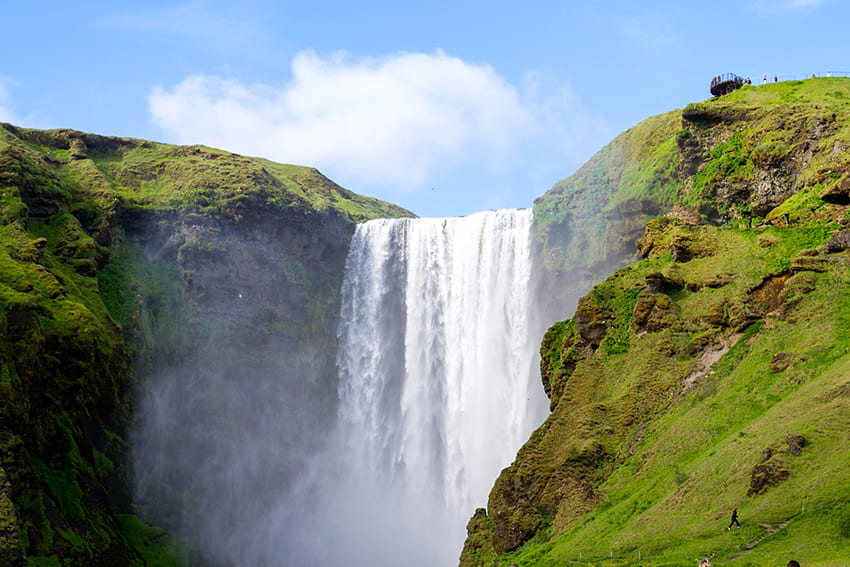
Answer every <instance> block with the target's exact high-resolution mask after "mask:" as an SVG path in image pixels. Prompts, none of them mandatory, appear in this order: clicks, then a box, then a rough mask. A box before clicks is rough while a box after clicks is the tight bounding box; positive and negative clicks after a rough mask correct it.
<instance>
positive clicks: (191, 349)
mask: <svg viewBox="0 0 850 567" xmlns="http://www.w3.org/2000/svg"><path fill="white" fill-rule="evenodd" d="M408 214H409V213H407V212H406V211H403V210H401V209H398V208H396V207H392V206H390V205H387V204H385V203H382V202H379V201H376V200H374V199H368V198H364V197H360V196H358V195H355V194H353V193H351V192H349V191H347V190H345V189H343V188H341V187H339V186H337V185H336V184H334V183H333V182H331V181H329V180H328V179H327V178H325V177H323V176H322V175H321V174H320V173H319V172H317V171H315V170H313V169H308V168H302V167H296V166H288V165H281V164H275V163H271V162H268V161H265V160H259V159H252V158H245V157H242V156H237V155H234V154H230V153H227V152H221V151H218V150H213V149H210V148H204V147H176V146H169V145H164V144H155V143H151V142H144V141H140V140H130V139H118V138H106V137H100V136H93V135H89V134H83V133H80V132H74V131H68V130H57V131H46V132H44V131H34V130H24V129H19V128H15V127H13V126H10V125H0V446H2V453H0V564H3V565H22V564H24V562H25V561H26V564H28V565H93V564H101V565H131V564H137V565H143V564H146V565H171V564H178V563H180V561H181V560H180V555H181V554H180V553H179V552H178V550H177V549H175V548H173V547H172V546H170V544H169V543H168V541H167V539H165V538H163V535H162V532H161V531H160V530H157V529H155V528H151V527H149V526H146V525H145V524H144V523H143V522H141V521H140V520H139V519H138V518H137V517H136V516H134V515H132V514H133V511H132V510H131V508H130V498H129V485H130V483H129V479H128V474H129V473H128V467H127V462H128V451H127V448H128V444H127V440H126V436H127V431H128V426H129V423H128V422H129V419H130V416H131V410H133V408H132V407H131V404H132V400H133V399H134V396H132V395H131V394H132V393H133V392H135V391H136V390H137V389H138V388H140V387H141V388H142V390H144V388H146V387H147V384H148V376H149V374H150V373H151V372H152V369H153V368H162V367H168V366H169V365H172V366H173V365H175V364H178V361H181V360H184V359H186V357H191V356H195V357H197V356H202V355H203V354H204V352H206V351H205V350H204V349H209V348H211V347H210V345H211V344H214V345H218V347H215V348H219V350H222V348H224V347H221V345H228V346H227V348H224V351H225V352H228V349H229V353H230V354H231V356H230V362H231V364H233V365H238V364H242V365H245V364H254V365H257V366H261V365H263V364H265V363H267V359H271V358H275V357H277V358H286V357H287V353H288V352H290V351H296V350H298V348H299V347H300V346H302V345H305V344H309V345H311V347H313V348H315V349H319V350H321V351H324V354H326V355H327V353H328V352H332V351H333V349H334V348H335V346H334V345H335V337H334V324H333V320H334V318H335V316H336V302H337V293H338V291H337V290H338V288H339V280H340V278H341V277H342V267H343V262H344V259H345V252H346V250H347V242H348V239H349V237H350V235H351V233H352V232H353V227H354V223H355V222H358V221H361V220H365V219H367V218H373V217H379V216H380V217H383V216H399V215H408ZM270 298H273V299H275V302H274V304H275V305H277V306H279V307H280V308H279V309H268V308H265V306H266V305H267V304H270V303H272V302H271V301H269V300H270ZM153 336H157V337H158V339H157V341H156V342H154V341H153V338H152V337H153ZM270 340H274V341H277V345H279V349H276V350H275V351H274V352H270V351H269V349H266V351H264V352H265V354H264V355H261V356H256V352H257V350H256V348H253V350H252V347H256V345H258V344H261V343H262V342H263V341H270ZM240 353H242V354H240ZM245 353H254V355H253V356H251V358H250V360H246V358H247V357H248V355H247V354H245ZM328 360H331V361H332V360H333V356H332V354H331V356H329V357H328V356H320V357H317V356H315V354H314V355H313V356H312V357H311V356H308V355H306V354H304V353H301V355H300V356H299V357H298V358H297V359H296V358H294V357H289V358H286V361H285V362H286V363H287V364H290V365H291V366H292V367H293V368H296V369H297V372H294V373H293V379H295V380H303V381H304V384H303V387H302V388H301V390H302V391H303V392H304V394H303V395H304V396H307V397H310V396H321V397H322V398H328V397H332V393H331V394H329V393H328V387H327V383H326V382H325V383H323V382H322V381H323V380H327V375H328V372H329V371H328V368H327V364H328V362H327V361H328ZM175 383H177V382H175ZM329 403H331V402H327V403H326V405H328V404H329ZM329 409H330V410H332V408H329ZM222 417H223V418H226V417H227V416H226V413H222ZM207 435H209V434H207ZM207 438H208V437H207ZM203 439H204V436H203V435H201V436H200V441H198V442H202V441H203ZM24 557H26V560H25V559H24Z"/></svg>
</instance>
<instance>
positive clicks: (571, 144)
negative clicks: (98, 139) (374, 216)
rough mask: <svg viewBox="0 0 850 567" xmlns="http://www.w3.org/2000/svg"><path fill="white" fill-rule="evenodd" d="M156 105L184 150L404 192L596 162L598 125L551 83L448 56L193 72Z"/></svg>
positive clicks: (339, 59) (317, 59)
mask: <svg viewBox="0 0 850 567" xmlns="http://www.w3.org/2000/svg"><path fill="white" fill-rule="evenodd" d="M149 108H150V112H151V114H152V116H153V120H154V122H155V123H156V124H157V125H158V126H159V127H161V128H162V129H163V130H164V131H166V132H167V133H168V134H169V136H170V139H171V140H172V141H174V142H177V143H204V144H207V145H212V146H217V147H221V148H225V149H229V150H231V151H236V152H239V153H243V154H252V155H261V156H265V157H269V158H272V159H275V160H277V161H284V162H289V163H299V164H305V165H313V166H317V167H320V168H322V169H325V170H326V171H332V172H333V175H334V176H343V177H342V178H341V179H345V180H346V182H349V181H356V182H358V183H365V184H378V185H382V186H393V187H394V188H396V189H398V190H405V189H406V190H412V189H416V188H421V186H422V185H423V184H424V183H426V182H427V180H428V179H430V178H432V176H433V175H434V174H435V172H437V171H438V170H439V171H441V172H442V171H444V170H445V169H447V168H452V167H465V166H468V164H470V163H478V164H481V165H482V166H484V167H488V168H490V169H492V170H498V169H499V168H512V167H523V166H529V164H530V163H531V162H532V161H534V160H538V161H539V160H541V159H546V158H547V156H548V158H549V159H552V160H561V167H562V168H563V165H564V164H565V162H569V161H572V159H576V160H578V159H583V158H585V157H587V156H586V155H585V154H586V152H583V151H582V148H584V147H586V144H583V143H582V140H586V139H588V138H594V134H593V132H594V130H596V131H598V130H599V128H595V127H594V125H592V124H590V123H591V122H592V121H593V119H591V118H587V117H586V114H585V113H583V112H581V110H580V105H579V103H578V101H577V100H576V99H575V97H574V96H572V95H571V93H570V91H569V89H567V88H564V87H562V86H559V85H557V83H556V82H555V81H553V80H552V79H551V78H548V77H545V76H544V75H529V76H528V77H526V79H525V80H524V81H523V82H522V84H521V85H519V86H517V85H513V84H511V83H509V82H508V81H507V80H506V79H505V78H503V77H502V76H501V75H499V74H498V73H497V72H496V71H495V70H494V69H493V68H492V67H490V66H487V65H479V64H473V63H468V62H465V61H463V60H461V59H458V58H456V57H451V56H449V55H446V54H445V53H443V52H440V51H438V52H435V53H431V54H423V53H398V54H393V55H388V56H384V57H369V58H356V57H353V56H351V55H348V54H345V53H337V54H334V55H331V56H327V57H322V56H319V55H317V54H316V53H314V52H312V51H303V52H300V53H299V54H297V55H296V56H295V58H294V59H293V61H292V65H291V80H290V81H289V82H288V83H286V84H284V85H279V86H274V85H261V84H256V85H246V84H244V83H242V82H240V81H238V80H234V79H227V78H222V77H218V76H211V75H194V76H190V77H187V78H185V79H184V80H183V81H181V82H180V83H178V84H177V85H175V86H173V87H170V88H162V87H159V88H156V89H154V90H153V92H152V93H151V95H150V97H149ZM608 134H609V132H607V131H606V132H605V133H604V135H605V136H607V135H608ZM593 149H595V148H593Z"/></svg>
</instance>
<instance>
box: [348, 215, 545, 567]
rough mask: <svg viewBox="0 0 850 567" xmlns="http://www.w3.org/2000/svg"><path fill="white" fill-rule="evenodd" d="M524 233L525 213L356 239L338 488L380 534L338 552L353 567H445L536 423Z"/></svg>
mask: <svg viewBox="0 0 850 567" xmlns="http://www.w3.org/2000/svg"><path fill="white" fill-rule="evenodd" d="M532 222H533V218H532V212H531V211H530V210H498V211H490V212H485V213H479V214H475V215H471V216H468V217H463V218H447V219H399V220H376V221H371V222H368V223H365V224H363V225H361V226H359V227H358V229H357V232H356V234H355V235H354V238H353V241H352V244H351V249H350V252H349V255H348V260H347V263H346V275H345V281H344V284H343V290H342V309H341V317H340V326H339V339H340V347H339V356H338V361H337V364H338V368H339V373H340V386H339V393H340V410H339V431H338V436H337V437H336V441H337V442H338V445H337V446H336V448H335V456H336V457H337V458H338V459H340V461H339V462H340V463H344V464H343V465H342V467H341V470H344V472H345V474H344V475H342V476H341V478H340V479H337V481H336V482H337V484H336V486H343V487H344V489H343V490H344V492H346V493H349V492H351V493H355V494H357V500H358V505H357V506H358V510H357V513H358V514H362V518H363V520H364V521H365V522H366V523H367V524H370V523H371V524H373V525H374V526H376V527H377V528H379V529H376V530H375V531H374V532H372V531H371V530H366V533H365V534H361V535H359V536H358V537H357V538H355V542H356V543H357V545H356V546H355V547H354V548H353V549H348V550H345V557H348V558H349V559H350V558H352V557H353V556H355V555H356V554H357V553H358V552H359V551H360V550H361V549H364V550H366V554H365V556H364V557H363V561H364V562H363V563H360V562H358V561H355V562H354V564H355V565H368V564H372V565H375V564H377V565H385V564H390V563H382V562H378V563H375V562H374V559H376V558H375V556H374V553H375V552H374V550H375V549H376V547H377V548H383V551H382V552H384V551H385V552H386V553H387V555H386V557H385V560H386V561H392V564H399V563H401V562H404V563H405V564H411V563H412V564H414V565H416V564H419V563H421V564H422V565H452V564H455V563H456V561H457V558H458V555H459V553H460V547H461V545H462V543H463V539H464V537H465V529H464V528H465V522H466V521H467V520H468V519H469V517H470V516H471V514H472V512H473V511H474V509H475V508H476V507H478V506H485V505H486V498H487V493H488V491H489V489H490V487H491V486H492V484H493V481H494V480H495V478H496V476H497V475H498V473H499V471H500V470H501V469H502V468H503V467H505V466H507V465H508V464H510V462H511V461H512V459H513V457H514V455H515V454H516V451H517V449H518V448H519V447H520V446H521V444H522V443H523V442H524V441H525V440H526V439H527V438H528V436H529V434H530V432H531V431H532V429H533V428H534V427H535V426H536V425H538V424H539V423H540V422H541V421H542V419H543V417H544V415H545V412H546V407H547V400H546V398H545V396H544V394H543V389H542V387H541V385H540V379H539V371H538V368H537V349H538V348H539V342H540V338H541V336H542V330H541V329H533V328H531V326H530V325H531V323H530V322H531V303H530V301H531V298H530V296H531V290H530V282H531V277H532V261H531V227H532ZM343 467H344V468H343ZM332 492H334V491H332ZM364 496H365V497H364ZM346 498H347V495H346V494H345V493H343V494H335V495H334V497H333V499H332V501H333V502H336V503H339V502H341V501H344V500H345V499H346ZM343 527H344V526H343ZM369 533H374V535H375V539H374V542H373V543H372V544H367V545H363V544H365V543H366V541H367V540H368V535H369ZM349 564H350V563H349Z"/></svg>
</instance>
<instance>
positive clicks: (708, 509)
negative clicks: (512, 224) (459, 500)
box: [461, 79, 850, 566]
mask: <svg viewBox="0 0 850 567" xmlns="http://www.w3.org/2000/svg"><path fill="white" fill-rule="evenodd" d="M848 103H850V80H847V79H817V80H812V81H800V82H791V83H778V84H773V85H768V86H765V87H745V88H743V89H741V90H739V91H736V92H735V93H733V94H730V95H728V96H725V97H722V98H719V99H713V100H710V101H706V102H703V103H699V104H693V105H689V106H688V107H687V108H686V109H684V110H683V111H681V112H674V113H668V114H665V115H662V116H659V117H654V118H652V119H650V120H648V121H646V122H644V123H641V124H640V125H638V126H636V127H635V128H633V129H632V130H630V131H628V132H625V133H624V134H622V135H621V136H620V137H618V138H617V139H616V140H615V141H614V142H612V144H611V145H609V146H608V147H607V148H605V149H603V150H602V151H600V153H599V154H597V156H595V157H594V158H593V159H592V160H591V161H590V162H588V164H586V165H585V166H584V167H583V168H582V169H580V170H579V172H577V173H576V175H575V176H573V177H572V178H570V179H568V180H565V181H563V182H561V183H559V184H558V185H556V186H555V187H554V188H553V190H552V191H550V192H549V193H547V195H545V196H544V197H542V198H541V199H539V200H538V201H537V203H536V205H535V214H536V216H537V219H538V225H539V226H540V227H542V235H543V238H544V250H548V251H549V252H552V251H553V250H554V251H555V252H558V253H562V254H565V255H569V254H571V253H573V252H574V250H573V249H572V248H570V246H572V245H575V246H576V248H577V249H578V250H580V251H587V250H601V252H600V253H601V254H602V255H601V256H596V257H595V258H596V259H597V261H599V262H602V261H603V260H604V254H618V253H619V254H620V256H619V257H620V258H621V259H626V258H628V253H627V252H624V251H620V252H618V251H617V250H612V249H610V248H609V246H610V243H611V242H612V240H611V233H610V230H611V229H605V230H608V232H607V233H605V232H604V231H603V230H601V229H599V228H596V229H593V228H591V229H588V228H587V227H593V226H596V227H599V226H602V225H603V224H604V223H602V222H601V221H600V220H599V218H591V219H590V220H585V219H584V218H583V217H582V215H581V214H577V215H572V211H573V210H580V209H581V207H582V206H584V205H583V203H585V202H586V201H587V200H589V199H590V198H591V195H593V193H594V191H595V192H596V194H597V195H598V196H599V197H600V198H601V200H602V203H603V204H602V205H601V206H600V211H599V213H598V214H602V212H601V209H602V208H606V207H607V210H609V211H610V210H611V206H612V204H613V203H617V204H618V205H617V206H619V211H620V212H622V211H624V210H626V209H625V208H624V207H623V205H622V204H623V203H627V202H628V201H629V199H632V198H639V196H641V195H653V197H652V199H653V202H654V203H655V204H658V205H660V208H659V210H658V213H660V214H654V215H652V214H651V213H650V216H655V217H656V218H655V219H654V220H650V221H649V222H647V220H648V219H646V216H647V211H651V208H649V207H647V206H644V207H642V208H637V207H635V208H633V210H632V212H631V213H629V214H632V215H634V218H638V219H642V220H641V221H640V222H641V225H642V226H644V229H643V237H642V238H641V239H640V241H639V242H638V248H639V251H640V254H641V258H642V259H640V260H639V261H636V262H633V263H631V264H630V265H628V266H626V267H624V268H622V269H619V270H617V271H615V272H614V273H613V275H610V276H609V277H607V279H605V280H604V281H602V282H601V283H598V284H597V285H596V286H594V287H593V289H592V290H591V291H590V292H589V293H588V294H587V295H586V296H585V297H584V298H582V299H581V300H580V301H579V302H578V307H577V309H576V313H575V316H574V317H573V318H572V319H569V320H567V321H564V322H561V323H557V324H555V325H554V326H553V327H552V328H550V330H549V331H548V332H547V334H546V336H545V338H544V340H543V345H542V347H541V371H542V377H543V383H544V386H545V388H546V392H547V394H548V395H549V397H550V399H551V401H552V404H551V407H552V413H551V415H550V416H549V418H548V419H547V421H546V422H545V423H544V424H543V425H542V426H541V427H540V428H539V429H538V431H536V432H535V433H534V434H533V435H532V437H531V439H529V441H528V442H527V443H526V445H525V446H524V447H523V448H522V449H521V450H520V452H519V453H518V455H517V458H516V461H515V462H514V463H513V464H512V465H511V467H509V468H508V469H505V471H503V473H502V475H501V476H500V478H499V479H498V480H497V482H496V484H495V486H494V488H493V491H492V492H491V495H490V500H489V503H488V508H487V510H486V511H485V510H480V511H478V512H477V513H476V518H477V519H476V518H474V519H473V520H474V521H472V522H470V535H469V538H468V540H467V544H466V546H465V549H464V552H463V555H462V557H461V565H465V566H467V565H468V566H471V565H481V566H484V565H509V564H511V563H517V564H518V565H520V566H532V565H533V566H549V565H551V566H555V565H564V564H575V565H600V566H602V565H604V566H626V565H647V566H662V565H664V566H667V565H696V563H697V561H698V559H699V558H700V557H705V556H707V557H710V558H711V559H712V563H720V564H729V565H741V566H744V565H784V564H785V563H787V562H788V561H789V560H790V559H798V560H799V561H800V562H801V563H802V564H804V565H821V566H828V565H829V566H837V565H843V564H844V563H845V562H846V557H848V556H850V537H848V535H847V534H848V533H850V527H848V526H850V519H848V518H850V512H848V510H850V487H848V484H847V483H846V474H845V473H844V469H845V468H846V464H845V461H846V459H845V456H846V454H847V450H848V447H850V436H848V433H847V432H848V431H850V411H848V410H850V383H848V382H847V376H848V374H850V339H848V337H847V336H846V333H845V332H844V330H845V329H846V328H847V324H848V322H850V295H848V294H847V289H848V285H850V269H849V268H848V266H850V261H848V249H850V231H848V230H847V224H848V221H847V218H848V217H847V213H848V204H850V181H848V178H850V161H848V160H850V158H848V155H850V154H848V152H847V151H846V150H847V149H848V148H850V106H848ZM649 130H653V131H654V132H653V133H650V132H648V131H649ZM671 140H674V142H673V143H671ZM643 144H648V146H644V145H643ZM638 148H639V150H638ZM611 167H613V168H614V169H613V171H609V170H608V168H611ZM626 172H629V175H627V174H626ZM636 172H640V175H636ZM600 179H601V180H603V181H599V180H600ZM636 179H645V180H648V181H647V184H646V185H645V186H644V187H643V188H642V189H639V190H636V189H635V188H636V187H638V186H639V183H637V182H636V181H635V180H636ZM614 208H616V206H615V207H614ZM665 213H666V214H665ZM609 218H610V217H609ZM570 223H573V224H577V225H578V227H579V228H576V229H571V228H569V224H570ZM581 231H587V232H586V234H595V237H596V238H599V239H601V241H604V242H605V243H606V244H605V246H602V247H601V248H595V246H601V244H600V243H598V242H597V243H596V244H587V243H585V242H583V241H582V240H581V238H580V235H581ZM593 231H595V232H593ZM564 234H567V235H568V236H570V238H572V239H573V240H570V241H568V245H567V246H566V247H565V248H563V249H559V250H555V246H559V245H563V241H559V240H557V238H553V237H555V236H559V235H560V236H563V235H564ZM606 234H607V236H606ZM623 234H625V233H623ZM635 240H637V239H636V238H635V239H632V240H629V239H627V238H624V239H623V243H624V246H625V245H626V244H628V243H629V242H632V243H633V242H635ZM547 247H548V248H547ZM621 261H622V260H621ZM736 507H737V508H738V510H739V517H740V519H741V522H742V527H741V528H740V529H737V528H733V529H732V530H731V531H728V530H727V529H726V527H727V525H728V524H729V517H730V514H731V511H732V509H733V508H736ZM541 510H542V512H541Z"/></svg>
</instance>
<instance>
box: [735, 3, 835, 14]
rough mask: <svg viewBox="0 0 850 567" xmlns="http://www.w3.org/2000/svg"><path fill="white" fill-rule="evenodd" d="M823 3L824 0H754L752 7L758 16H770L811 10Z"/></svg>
mask: <svg viewBox="0 0 850 567" xmlns="http://www.w3.org/2000/svg"><path fill="white" fill-rule="evenodd" d="M823 4H824V0H754V2H753V3H752V8H753V9H754V10H755V11H756V13H757V14H759V15H760V16H772V15H775V14H799V13H804V12H811V11H814V10H816V9H817V8H819V7H820V6H821V5H823Z"/></svg>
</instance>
